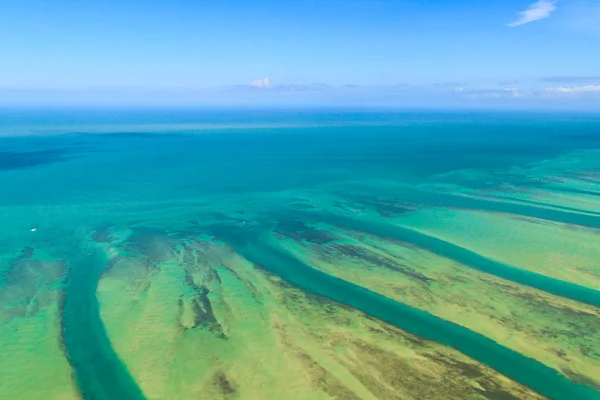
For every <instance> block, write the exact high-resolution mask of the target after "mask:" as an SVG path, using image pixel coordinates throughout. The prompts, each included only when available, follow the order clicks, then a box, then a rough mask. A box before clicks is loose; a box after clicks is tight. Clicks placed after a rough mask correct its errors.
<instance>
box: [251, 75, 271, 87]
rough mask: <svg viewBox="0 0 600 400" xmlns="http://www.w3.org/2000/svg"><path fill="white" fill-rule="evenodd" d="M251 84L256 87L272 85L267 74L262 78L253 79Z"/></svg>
mask: <svg viewBox="0 0 600 400" xmlns="http://www.w3.org/2000/svg"><path fill="white" fill-rule="evenodd" d="M249 85H250V86H252V87H255V88H260V89H264V88H268V87H271V81H270V80H269V77H268V76H265V77H264V78H262V79H255V80H253V81H251V82H250V83H249Z"/></svg>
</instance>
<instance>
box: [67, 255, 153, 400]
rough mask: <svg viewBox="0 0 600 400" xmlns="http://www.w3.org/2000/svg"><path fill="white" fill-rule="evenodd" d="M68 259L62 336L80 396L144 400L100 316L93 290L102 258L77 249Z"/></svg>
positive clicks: (96, 399) (94, 399)
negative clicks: (116, 350) (114, 347)
mask: <svg viewBox="0 0 600 400" xmlns="http://www.w3.org/2000/svg"><path fill="white" fill-rule="evenodd" d="M68 261H69V279H68V283H67V286H66V295H65V300H64V305H63V310H62V325H63V326H62V329H63V332H62V337H63V344H64V348H65V351H66V354H67V358H68V360H69V363H70V364H71V366H72V368H73V371H74V374H75V379H76V381H77V386H78V388H79V391H80V392H81V395H82V397H83V399H85V400H144V395H143V394H142V391H141V390H140V388H139V387H138V385H137V384H136V382H135V381H134V380H133V378H132V377H131V375H130V374H129V371H128V370H127V368H126V367H125V365H124V364H123V363H122V362H121V360H120V359H119V357H118V356H117V354H116V353H115V351H114V349H113V348H112V346H111V343H110V340H109V338H108V334H107V333H106V329H105V327H104V324H103V323H102V320H101V317H100V308H99V304H98V300H97V299H96V289H97V285H98V280H99V279H100V275H101V273H102V271H103V269H104V267H105V266H106V260H104V259H103V258H102V257H101V256H100V255H98V254H95V253H89V252H86V250H80V252H79V253H78V254H75V255H73V257H72V258H71V259H70V260H68Z"/></svg>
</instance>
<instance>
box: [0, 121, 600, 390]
mask: <svg viewBox="0 0 600 400" xmlns="http://www.w3.org/2000/svg"><path fill="white" fill-rule="evenodd" d="M0 135H2V138H0V141H1V142H2V148H1V150H0V187H2V188H3V194H2V196H1V197H0V208H1V211H0V222H1V223H2V226H3V227H4V228H3V230H2V232H1V237H0V243H2V245H3V249H4V251H5V253H6V254H4V255H3V258H2V264H0V290H1V289H2V287H3V286H2V285H5V284H6V281H7V280H6V276H8V275H9V274H10V271H11V268H12V267H11V263H10V260H11V257H12V256H13V255H14V254H18V253H19V252H20V251H21V250H22V249H24V248H28V247H31V248H34V249H36V251H37V249H39V251H42V249H53V250H52V251H53V252H54V253H53V256H54V257H57V258H60V259H64V260H66V262H67V265H68V270H69V272H68V278H67V279H66V281H65V284H64V285H65V286H64V287H65V288H64V301H63V303H62V305H61V310H60V312H61V319H60V321H61V332H62V335H61V340H62V346H63V348H64V352H65V357H66V358H67V360H68V362H69V364H70V366H71V368H72V370H73V372H74V376H75V380H76V383H77V387H78V390H79V391H80V393H81V394H82V396H83V397H84V398H85V399H93V400H100V399H142V398H144V395H143V393H142V391H141V389H140V388H139V386H138V384H137V383H136V382H135V380H134V378H133V377H132V376H131V374H130V372H129V371H128V368H127V365H126V364H125V363H124V362H123V361H122V360H121V359H120V358H119V356H118V354H117V352H116V351H115V350H114V349H113V347H112V345H111V342H110V338H109V337H108V335H107V332H106V329H105V327H104V324H103V321H102V319H101V315H100V309H99V307H100V306H99V304H98V301H97V299H96V290H97V286H98V280H99V279H100V278H101V276H102V274H103V271H104V270H105V268H106V267H107V266H108V264H109V260H108V258H107V257H105V255H102V254H100V253H99V252H98V251H97V249H95V248H94V243H93V240H91V239H90V236H91V235H92V233H93V232H97V231H99V230H101V229H102V228H104V227H107V226H108V227H115V230H117V231H127V229H129V228H131V227H139V226H143V227H148V228H152V229H157V230H161V231H163V232H170V233H173V234H175V233H181V232H187V233H189V232H193V234H195V235H208V236H211V237H214V238H216V239H219V240H222V241H223V242H225V243H227V244H228V245H230V246H232V247H233V248H234V249H235V250H236V251H237V252H238V253H239V254H240V255H242V256H243V257H245V258H247V259H248V260H249V261H251V262H254V263H255V264H257V266H258V267H261V268H264V269H266V270H268V271H270V272H271V273H273V274H276V275H278V276H280V277H281V278H283V279H284V280H286V281H288V282H289V283H291V284H293V285H296V286H298V287H299V288H301V289H303V290H305V291H308V292H310V293H313V294H316V295H319V296H324V297H326V298H329V299H331V300H334V301H336V302H340V303H343V304H346V305H348V306H351V307H354V308H356V309H358V310H360V311H362V312H364V313H366V314H368V315H371V316H373V317H376V318H379V319H381V320H383V321H386V322H388V323H390V324H393V325H396V326H398V327H400V328H402V329H405V330H407V331H408V332H411V333H415V334H417V335H419V336H422V337H424V338H427V339H430V340H434V341H437V342H439V343H442V344H446V345H448V346H451V347H454V348H456V349H458V350H459V351H461V352H463V353H465V354H466V355H468V356H470V357H472V358H473V359H475V360H478V361H480V362H482V363H484V364H486V365H488V366H490V367H492V368H493V369H495V370H497V371H498V372H500V373H502V374H505V375H506V376H508V377H510V378H512V379H514V380H516V381H518V382H520V383H522V384H524V385H526V386H528V387H530V388H532V389H533V390H535V391H537V392H539V393H541V394H544V395H546V396H548V397H549V398H553V399H569V400H570V399H575V398H577V399H600V394H599V393H598V392H595V391H594V390H593V389H591V388H590V387H586V386H584V385H582V384H579V383H575V382H573V381H570V380H569V379H567V378H566V377H565V376H564V375H562V374H560V373H559V372H557V371H555V370H553V369H551V368H549V367H547V366H545V365H544V364H541V363H540V362H538V361H535V360H533V359H531V358H527V357H525V356H523V355H521V354H519V353H517V352H515V351H513V350H511V349H508V348H507V347H504V346H501V345H500V344H498V343H496V342H494V341H492V340H490V339H488V338H486V337H484V336H482V335H480V334H477V333H475V332H473V331H470V330H468V329H466V328H464V327H461V326H458V325H456V324H453V323H449V322H447V321H444V320H443V319H441V318H437V317H434V316H433V315H431V314H427V313H425V312H422V311H420V310H417V309H414V308H412V307H409V306H407V305H405V304H402V303H401V302H398V301H394V300H391V299H389V298H386V297H384V296H382V295H380V294H377V293H375V292H372V291H369V290H367V289H365V288H362V287H360V286H356V285H353V284H350V283H348V282H346V281H343V280H341V279H338V278H336V277H332V276H329V275H327V274H324V273H322V272H320V271H318V270H316V269H314V268H311V266H309V265H306V264H304V263H302V262H300V261H299V260H297V259H295V258H293V257H292V256H291V255H289V254H286V253H285V252H284V251H283V250H282V249H281V248H278V247H277V246H276V245H275V244H274V243H273V242H272V241H273V240H274V239H273V236H272V231H273V230H274V227H275V226H276V225H277V223H281V222H286V221H287V220H293V221H303V222H307V221H308V222H310V221H312V222H326V223H329V224H332V225H336V226H339V227H345V228H350V229H354V230H359V231H363V232H365V233H372V234H375V235H377V236H381V237H388V238H393V239H396V240H401V241H404V242H408V243H411V244H413V245H415V246H418V247H421V248H424V249H427V250H431V251H432V252H433V253H437V254H439V255H441V256H443V257H445V258H448V259H451V260H454V261H457V262H459V263H461V264H463V265H464V266H465V267H466V268H475V269H477V270H480V271H483V272H485V273H489V274H492V275H495V276H498V277H500V278H503V279H506V280H509V281H513V282H516V283H519V284H522V285H525V286H528V287H532V288H536V289H539V290H542V291H546V292H549V293H552V294H554V295H557V296H561V297H566V298H570V299H574V300H577V301H580V302H583V303H587V304H590V305H592V306H596V307H598V306H600V293H599V292H598V291H596V290H594V289H592V288H590V287H584V286H581V285H577V284H573V283H568V282H564V281H561V280H559V279H556V278H552V277H550V276H544V275H542V274H537V273H533V272H529V271H525V270H520V269H518V268H516V267H513V266H510V265H506V264H503V263H501V262H496V261H493V260H490V259H488V258H486V257H484V256H482V255H479V254H477V253H476V252H473V251H470V250H466V249H464V248H461V247H460V246H457V245H453V244H451V243H448V242H445V241H443V240H440V239H437V238H434V237H431V236H427V235H425V234H421V233H419V232H416V231H415V230H412V229H411V228H410V227H401V226H398V225H394V224H393V223H392V222H393V221H390V220H386V218H385V217H383V216H382V217H381V218H378V219H376V220H374V219H373V218H372V216H371V215H372V214H369V213H367V214H364V215H359V214H360V213H358V214H357V213H356V212H354V211H353V212H352V213H344V211H343V210H342V209H332V208H331V206H330V202H329V203H328V202H326V201H323V202H322V203H321V202H320V201H321V200H323V199H325V198H326V199H328V201H329V200H331V199H332V198H333V199H336V200H337V201H339V202H352V203H353V204H354V205H356V204H358V203H361V207H365V208H367V209H368V208H372V207H375V209H377V207H380V206H381V205H379V206H378V205H375V206H374V205H373V204H376V203H377V202H379V201H380V200H381V199H382V198H386V199H389V198H390V197H393V199H394V201H395V202H397V203H398V204H403V205H405V206H406V208H405V209H404V210H403V211H398V210H399V208H395V209H394V212H398V213H400V212H413V211H415V210H417V209H418V208H431V207H447V208H457V209H469V210H479V211H493V212H501V213H506V214H511V215H515V216H526V217H532V218H537V219H540V220H545V221H554V222H559V223H565V224H570V225H573V226H580V227H587V228H590V229H598V228H600V217H599V216H598V214H597V213H596V214H594V213H584V212H581V211H580V210H578V209H577V208H576V207H560V206H552V205H548V204H543V203H539V202H537V203H536V202H534V201H530V202H526V201H514V202H506V201H499V200H498V199H496V198H494V197H493V196H491V195H490V196H489V197H487V198H486V195H485V193H492V191H496V192H498V191H502V187H503V185H506V184H510V185H513V186H515V187H520V188H540V187H542V188H544V187H546V185H547V182H545V181H543V180H541V179H540V176H539V173H538V172H535V173H534V172H532V173H531V174H528V173H527V172H525V173H520V174H508V173H506V174H504V175H502V174H499V173H498V174H497V176H496V178H494V179H495V180H494V179H490V178H489V175H485V179H484V178H482V179H480V180H477V179H475V180H474V181H470V182H469V183H465V181H464V180H461V179H458V178H455V177H453V176H452V175H451V174H452V173H455V172H457V171H479V172H482V171H483V172H489V171H505V170H507V169H510V168H512V167H515V166H518V167H519V168H522V169H523V170H524V171H529V170H531V171H533V170H534V168H535V166H537V165H539V163H543V162H546V161H548V160H555V159H559V157H566V156H569V157H574V158H576V159H577V160H579V161H578V162H571V163H568V164H566V165H565V166H564V168H563V167H558V170H559V171H558V172H560V173H564V172H567V173H573V174H574V173H580V172H581V171H585V172H586V174H588V175H589V176H591V177H592V178H591V180H592V183H593V184H595V182H596V181H595V178H594V177H595V176H596V175H594V174H596V173H597V172H598V171H600V161H599V160H600V158H599V157H596V156H595V155H597V153H592V154H591V155H589V154H588V153H586V154H588V155H586V156H573V154H576V153H575V152H577V151H586V152H593V151H594V149H600V121H599V120H598V119H597V118H595V117H594V116H590V115H566V114H565V115H542V114H538V115H533V114H531V115H527V114H518V115H517V114H465V113H463V114H461V113H437V114H435V113H434V114H427V113H384V112H381V113H375V112H372V113H357V112H347V111H338V112H316V111H311V112H309V111H304V112H283V111H279V112H268V111H261V112H251V111H247V112H234V111H227V112H225V111H220V112H206V111H205V112H195V111H191V110H188V111H154V112H150V111H140V110H130V111H117V110H113V111H92V110H90V111H85V110H78V111H35V112H33V111H29V112H24V111H5V112H4V117H3V118H2V119H1V122H0ZM551 172H552V173H555V172H556V171H551ZM449 174H450V175H449ZM549 174H550V172H549ZM588 175H586V177H589V176H588ZM440 183H443V184H444V185H446V188H447V187H451V188H461V189H460V190H457V191H454V192H452V191H448V190H447V189H446V190H444V191H442V190H439V187H440V186H439V185H440ZM599 185H600V183H599ZM597 187H598V186H595V187H594V188H596V189H597ZM594 188H591V189H583V188H581V189H573V190H575V191H578V190H579V191H582V192H586V193H587V194H592V195H596V194H597V193H598V192H596V191H594V190H593V189H594ZM565 190H567V189H565ZM471 191H479V192H478V193H479V194H480V195H481V196H480V197H477V198H476V197H472V196H465V195H464V194H465V193H467V194H470V193H471ZM486 191H488V192H486ZM481 193H483V195H482V194H481ZM298 198H300V199H302V201H303V203H302V204H303V207H304V209H303V210H299V209H298V208H297V199H298ZM294 199H295V200H294ZM192 222H193V223H192ZM32 229H34V231H32ZM190 234H191V233H190ZM52 251H49V252H52ZM598 273H600V266H599V268H598Z"/></svg>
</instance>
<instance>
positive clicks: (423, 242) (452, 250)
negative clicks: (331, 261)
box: [307, 213, 600, 307]
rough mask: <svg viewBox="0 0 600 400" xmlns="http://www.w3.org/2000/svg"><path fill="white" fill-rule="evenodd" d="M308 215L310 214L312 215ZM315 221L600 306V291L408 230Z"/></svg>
mask: <svg viewBox="0 0 600 400" xmlns="http://www.w3.org/2000/svg"><path fill="white" fill-rule="evenodd" d="M307 215H310V213H308V214H307ZM312 219H316V220H318V221H323V222H327V223H329V224H332V225H336V226H340V227H346V228H350V229H353V230H358V231H362V232H365V233H371V234H374V235H376V236H381V237H387V238H391V239H396V240H400V241H404V242H409V243H412V244H414V245H416V246H419V247H421V248H423V249H426V250H429V251H431V252H432V253H435V254H438V255H440V256H442V257H445V258H448V259H450V260H454V261H456V262H458V263H461V264H463V265H465V266H468V267H471V268H474V269H477V270H479V271H482V272H486V273H488V274H491V275H495V276H497V277H499V278H503V279H506V280H509V281H512V282H516V283H520V284H522V285H525V286H529V287H532V288H535V289H539V290H543V291H545V292H548V293H552V294H555V295H558V296H562V297H566V298H569V299H573V300H577V301H580V302H583V303H587V304H591V305H593V306H596V307H600V291H597V290H594V289H591V288H588V287H585V286H581V285H577V284H575V283H570V282H565V281H563V280H560V279H556V278H551V277H549V276H545V275H542V274H538V273H535V272H531V271H527V270H524V269H520V268H517V267H514V266H511V265H508V264H505V263H502V262H499V261H494V260H491V259H489V258H486V257H484V256H482V255H480V254H477V253H475V252H473V251H471V250H468V249H465V248H463V247H460V246H458V245H455V244H452V243H449V242H446V241H444V240H442V239H438V238H436V237H433V236H429V235H426V234H424V233H421V232H418V231H415V230H413V229H410V228H407V227H403V226H398V225H392V224H389V223H383V222H374V221H364V220H361V219H358V218H348V217H344V216H341V215H333V214H318V213H314V214H312Z"/></svg>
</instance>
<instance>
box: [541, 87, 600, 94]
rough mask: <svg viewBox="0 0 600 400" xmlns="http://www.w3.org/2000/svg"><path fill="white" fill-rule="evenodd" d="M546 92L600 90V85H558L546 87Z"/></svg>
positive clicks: (587, 91)
mask: <svg viewBox="0 0 600 400" xmlns="http://www.w3.org/2000/svg"><path fill="white" fill-rule="evenodd" d="M546 92H549V93H589V92H600V85H587V86H575V87H558V88H548V89H546Z"/></svg>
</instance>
